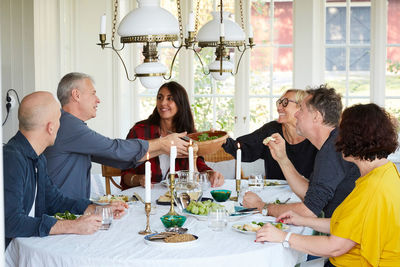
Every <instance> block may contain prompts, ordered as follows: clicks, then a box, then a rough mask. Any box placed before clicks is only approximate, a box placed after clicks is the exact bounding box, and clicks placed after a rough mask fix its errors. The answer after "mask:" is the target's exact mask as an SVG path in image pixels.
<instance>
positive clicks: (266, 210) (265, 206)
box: [261, 203, 268, 216]
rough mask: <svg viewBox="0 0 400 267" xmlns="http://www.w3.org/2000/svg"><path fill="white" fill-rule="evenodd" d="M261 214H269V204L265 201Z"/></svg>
mask: <svg viewBox="0 0 400 267" xmlns="http://www.w3.org/2000/svg"><path fill="white" fill-rule="evenodd" d="M261 214H262V215H264V216H268V204H267V203H265V205H264V207H263V208H262V210H261Z"/></svg>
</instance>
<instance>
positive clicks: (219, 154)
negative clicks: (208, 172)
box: [204, 147, 235, 162]
mask: <svg viewBox="0 0 400 267" xmlns="http://www.w3.org/2000/svg"><path fill="white" fill-rule="evenodd" d="M232 159H235V158H234V157H233V156H232V155H231V154H228V153H226V152H225V150H224V149H223V148H222V147H220V148H219V149H218V150H217V151H215V153H212V154H208V155H205V156H204V160H205V161H209V162H220V161H226V160H232Z"/></svg>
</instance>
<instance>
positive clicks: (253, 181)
mask: <svg viewBox="0 0 400 267" xmlns="http://www.w3.org/2000/svg"><path fill="white" fill-rule="evenodd" d="M263 188H264V180H263V176H262V175H261V174H252V175H250V176H249V189H250V190H251V191H255V192H257V191H261V190H262V189H263Z"/></svg>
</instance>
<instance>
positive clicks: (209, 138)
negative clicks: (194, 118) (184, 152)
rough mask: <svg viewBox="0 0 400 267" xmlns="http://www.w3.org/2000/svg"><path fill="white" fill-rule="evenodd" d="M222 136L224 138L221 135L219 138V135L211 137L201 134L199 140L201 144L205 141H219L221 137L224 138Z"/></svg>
mask: <svg viewBox="0 0 400 267" xmlns="http://www.w3.org/2000/svg"><path fill="white" fill-rule="evenodd" d="M222 136H223V135H221V136H218V135H216V136H209V135H208V133H203V134H200V135H199V136H198V137H197V140H198V141H199V142H203V141H208V140H214V139H218V138H220V137H222Z"/></svg>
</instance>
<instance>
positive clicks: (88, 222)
mask: <svg viewBox="0 0 400 267" xmlns="http://www.w3.org/2000/svg"><path fill="white" fill-rule="evenodd" d="M60 116H61V112H60V105H59V104H58V103H57V101H56V100H55V98H54V97H53V95H52V94H50V93H48V92H35V93H32V94H30V95H28V96H26V97H25V98H24V99H23V100H22V102H21V105H20V108H19V110H18V120H19V131H18V132H17V134H16V135H15V136H14V137H13V138H11V139H10V141H9V142H8V143H7V144H6V145H5V146H4V148H3V157H4V200H5V235H6V247H7V246H8V244H9V243H10V241H11V239H12V238H14V237H30V236H47V235H49V234H66V233H73V234H92V233H94V232H95V231H97V230H98V229H99V228H100V226H101V220H102V218H101V217H100V216H98V215H94V208H95V205H93V204H91V202H90V201H89V200H87V199H77V200H75V199H70V198H67V197H64V196H63V194H62V193H61V192H60V191H59V190H58V189H57V188H56V187H55V186H54V185H53V184H52V183H51V181H50V179H49V177H48V175H47V170H46V169H47V166H46V159H45V157H44V155H43V154H42V152H43V151H44V150H45V149H46V147H48V146H51V145H53V144H54V140H55V139H56V136H57V131H58V128H59V127H60ZM124 207H125V204H123V203H120V202H119V203H117V204H113V205H112V209H113V211H114V214H115V215H116V216H117V217H118V216H121V215H122V214H123V212H124ZM67 210H68V211H70V212H71V213H74V214H82V213H87V214H93V215H84V216H81V217H79V218H78V219H76V220H75V221H58V220H57V219H55V218H54V217H53V215H54V214H55V213H56V212H65V211H67Z"/></svg>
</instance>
